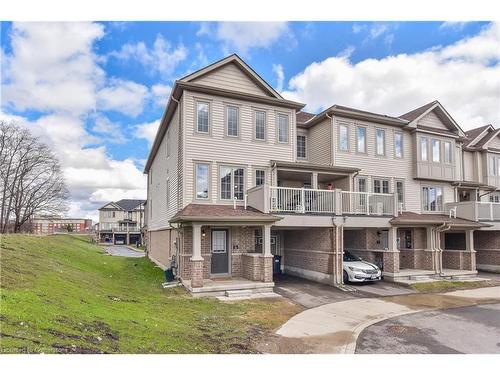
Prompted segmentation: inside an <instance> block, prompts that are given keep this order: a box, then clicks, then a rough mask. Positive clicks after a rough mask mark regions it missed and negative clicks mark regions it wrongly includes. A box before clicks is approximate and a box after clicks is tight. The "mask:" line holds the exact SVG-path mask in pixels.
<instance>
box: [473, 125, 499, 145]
mask: <svg viewBox="0 0 500 375" xmlns="http://www.w3.org/2000/svg"><path fill="white" fill-rule="evenodd" d="M499 134H500V129H496V130H495V129H493V130H492V131H490V132H489V133H488V134H486V135H485V136H484V137H483V138H481V139H480V140H479V141H478V142H477V143H476V144H475V145H474V147H477V148H486V147H487V146H488V143H490V141H491V140H492V139H493V138H495V137H496V136H498V135H499Z"/></svg>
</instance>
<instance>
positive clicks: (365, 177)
mask: <svg viewBox="0 0 500 375" xmlns="http://www.w3.org/2000/svg"><path fill="white" fill-rule="evenodd" d="M359 180H365V188H366V190H365V191H363V192H362V193H368V192H369V191H370V189H369V188H368V176H356V177H355V179H354V191H357V192H361V191H360V190H359Z"/></svg>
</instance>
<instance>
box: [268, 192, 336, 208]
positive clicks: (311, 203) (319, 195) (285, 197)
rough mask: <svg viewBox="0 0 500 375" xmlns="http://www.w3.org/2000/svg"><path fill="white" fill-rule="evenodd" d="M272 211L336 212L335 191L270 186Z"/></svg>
mask: <svg viewBox="0 0 500 375" xmlns="http://www.w3.org/2000/svg"><path fill="white" fill-rule="evenodd" d="M270 199H271V201H270V202H271V203H270V210H271V211H272V212H295V213H306V212H309V213H331V214H335V191H334V190H320V189H304V188H289V187H281V186H280V187H278V186H271V187H270Z"/></svg>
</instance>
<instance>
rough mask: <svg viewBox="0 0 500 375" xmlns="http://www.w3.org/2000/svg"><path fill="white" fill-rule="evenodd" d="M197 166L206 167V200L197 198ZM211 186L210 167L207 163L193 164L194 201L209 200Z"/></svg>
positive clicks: (197, 162) (198, 162)
mask: <svg viewBox="0 0 500 375" xmlns="http://www.w3.org/2000/svg"><path fill="white" fill-rule="evenodd" d="M198 165H206V166H207V167H208V176H207V183H208V189H207V197H206V198H198V186H197V183H198ZM211 185H212V165H211V164H210V163H209V162H204V161H196V162H195V163H194V192H193V193H194V194H193V198H194V200H196V201H202V202H206V201H209V200H210V193H211V191H212V189H211Z"/></svg>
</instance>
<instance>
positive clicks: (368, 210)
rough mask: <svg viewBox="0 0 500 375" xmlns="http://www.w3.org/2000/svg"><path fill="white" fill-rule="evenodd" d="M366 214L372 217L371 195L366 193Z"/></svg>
mask: <svg viewBox="0 0 500 375" xmlns="http://www.w3.org/2000/svg"><path fill="white" fill-rule="evenodd" d="M366 214H367V215H370V193H366Z"/></svg>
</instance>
